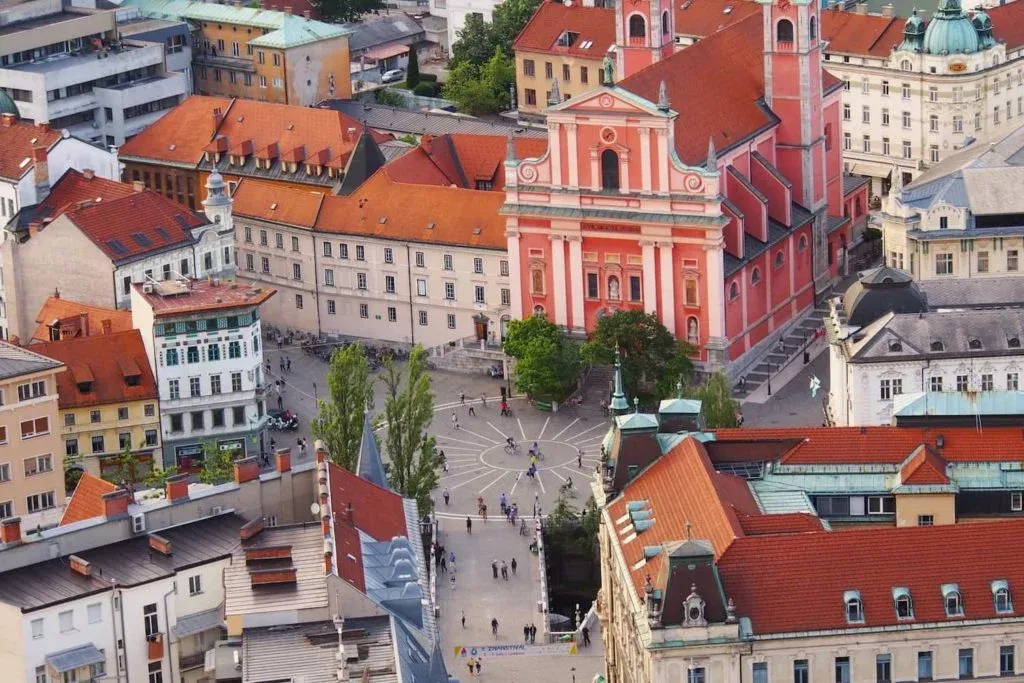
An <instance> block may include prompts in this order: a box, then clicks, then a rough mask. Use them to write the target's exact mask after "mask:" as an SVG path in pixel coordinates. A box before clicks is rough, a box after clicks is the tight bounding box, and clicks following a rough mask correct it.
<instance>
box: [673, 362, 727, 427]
mask: <svg viewBox="0 0 1024 683" xmlns="http://www.w3.org/2000/svg"><path fill="white" fill-rule="evenodd" d="M686 394H687V397H688V398H694V399H698V400H699V401H701V409H702V412H703V413H704V425H705V426H706V427H707V428H708V429H718V428H720V427H737V426H739V421H738V420H737V419H736V413H737V411H738V410H739V403H738V402H737V401H735V400H734V399H733V398H732V389H731V387H730V385H729V377H728V376H727V375H726V374H725V373H724V372H716V373H714V374H712V375H711V376H709V377H708V378H707V379H705V380H704V382H703V383H702V384H700V385H698V386H696V387H693V388H692V389H689V390H688V391H686Z"/></svg>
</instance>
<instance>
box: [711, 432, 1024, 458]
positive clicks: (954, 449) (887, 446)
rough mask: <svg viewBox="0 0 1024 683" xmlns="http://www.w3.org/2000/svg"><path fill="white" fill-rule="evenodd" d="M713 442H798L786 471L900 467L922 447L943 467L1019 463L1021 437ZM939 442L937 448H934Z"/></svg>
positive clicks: (779, 436)
mask: <svg viewBox="0 0 1024 683" xmlns="http://www.w3.org/2000/svg"><path fill="white" fill-rule="evenodd" d="M714 433H715V438H716V439H717V440H719V441H750V440H769V441H772V440H774V441H785V440H792V439H799V440H800V443H799V444H798V445H797V446H795V447H794V448H793V449H792V450H790V451H789V452H788V453H786V454H785V455H783V457H782V459H781V462H782V463H783V464H786V465H826V464H835V463H842V464H850V465H859V464H893V465H901V464H902V463H903V461H904V460H906V459H907V457H908V456H910V455H911V454H912V453H913V452H914V451H915V450H916V449H917V447H918V446H920V445H922V444H928V445H930V446H931V447H932V448H935V450H936V451H937V452H938V453H940V454H941V456H942V457H943V458H944V459H945V460H946V461H948V462H1022V461H1024V432H1022V431H1021V430H1020V429H1018V428H1017V427H986V428H985V433H984V438H981V437H980V436H979V435H978V432H977V431H976V430H975V429H974V428H973V427H943V428H941V429H937V428H926V427H892V426H878V427H778V428H756V427H754V428H747V427H744V428H740V429H719V430H716V431H715V432H714ZM940 435H941V437H942V448H938V447H937V440H938V437H939V436H940Z"/></svg>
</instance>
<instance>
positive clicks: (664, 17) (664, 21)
mask: <svg viewBox="0 0 1024 683" xmlns="http://www.w3.org/2000/svg"><path fill="white" fill-rule="evenodd" d="M670 28H671V27H670V26H669V25H668V10H665V11H664V12H662V13H661V33H662V35H666V36H667V35H668V34H669V29H670Z"/></svg>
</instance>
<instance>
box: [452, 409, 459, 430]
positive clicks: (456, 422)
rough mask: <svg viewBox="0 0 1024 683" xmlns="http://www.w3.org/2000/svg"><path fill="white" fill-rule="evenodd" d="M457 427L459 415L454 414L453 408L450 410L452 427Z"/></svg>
mask: <svg viewBox="0 0 1024 683" xmlns="http://www.w3.org/2000/svg"><path fill="white" fill-rule="evenodd" d="M458 428H459V416H458V415H456V414H455V411H454V410H453V411H452V429H458Z"/></svg>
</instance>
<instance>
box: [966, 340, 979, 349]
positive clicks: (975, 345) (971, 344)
mask: <svg viewBox="0 0 1024 683" xmlns="http://www.w3.org/2000/svg"><path fill="white" fill-rule="evenodd" d="M967 347H968V348H969V349H971V350H978V349H980V348H981V340H980V339H971V340H970V341H968V342H967Z"/></svg>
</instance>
